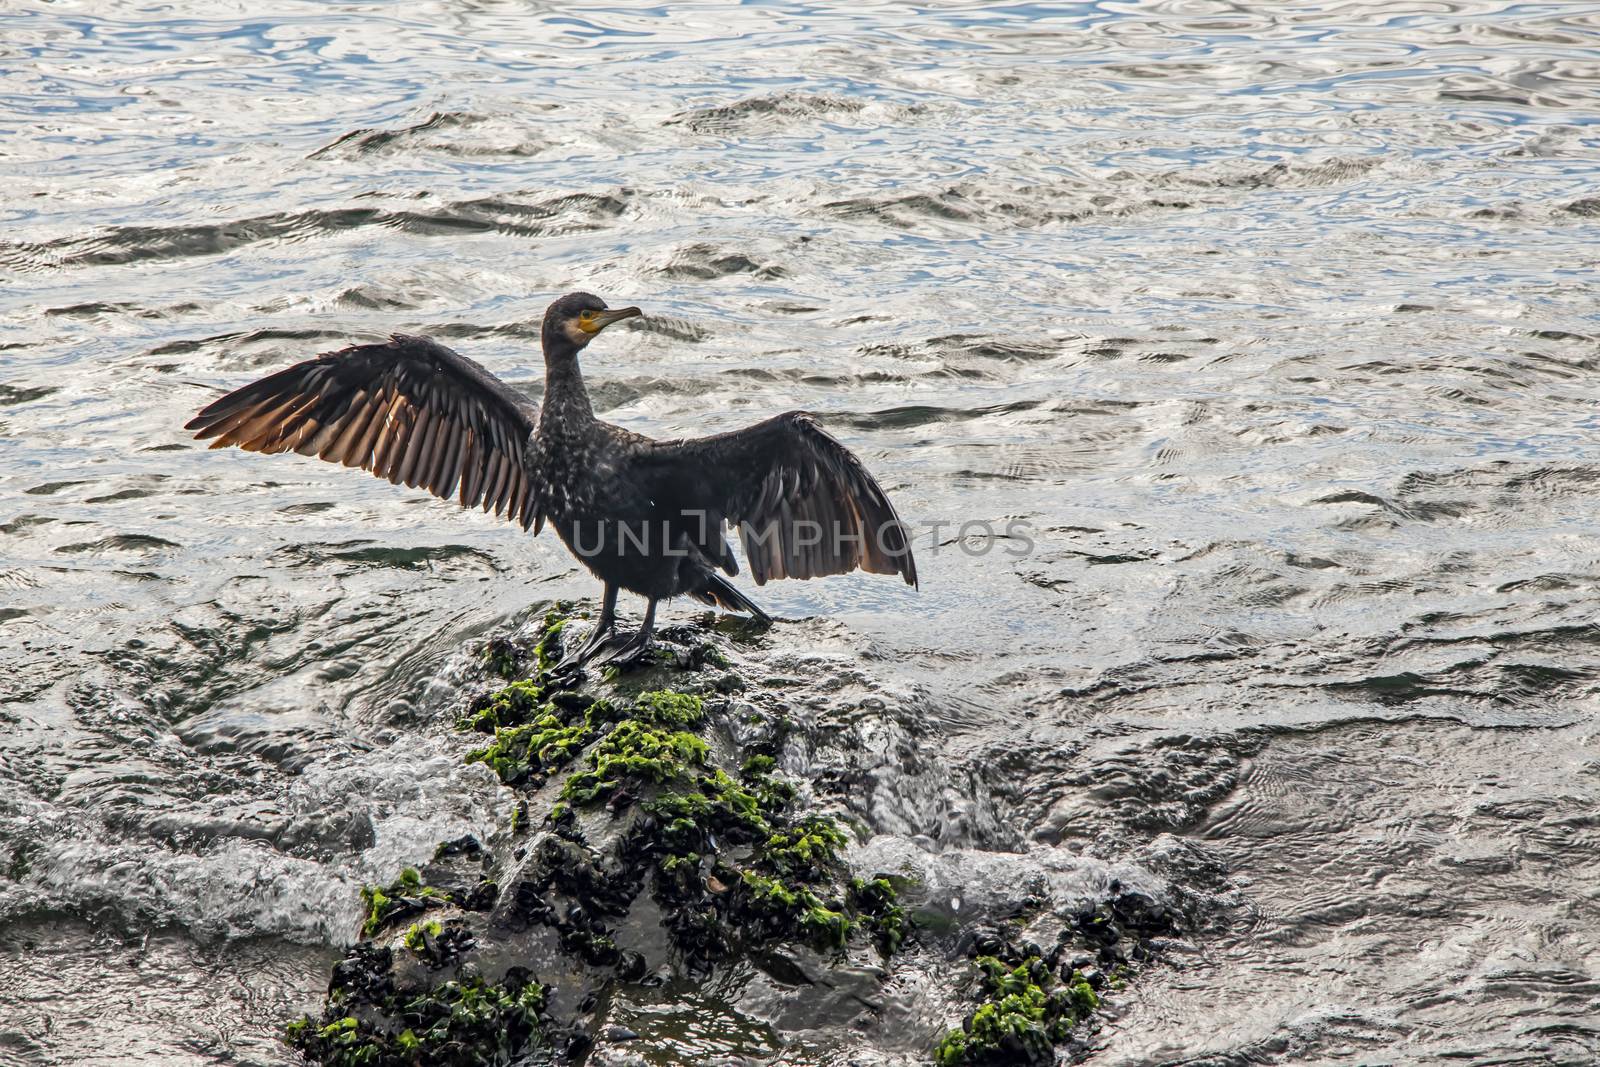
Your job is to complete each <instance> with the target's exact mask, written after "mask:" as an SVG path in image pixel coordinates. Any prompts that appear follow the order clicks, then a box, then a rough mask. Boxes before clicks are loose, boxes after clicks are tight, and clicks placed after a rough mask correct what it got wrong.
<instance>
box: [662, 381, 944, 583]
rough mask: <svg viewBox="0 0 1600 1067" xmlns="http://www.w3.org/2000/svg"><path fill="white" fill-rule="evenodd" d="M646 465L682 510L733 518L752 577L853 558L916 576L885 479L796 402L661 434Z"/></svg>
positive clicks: (821, 568) (835, 565) (840, 570)
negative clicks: (795, 407)
mask: <svg viewBox="0 0 1600 1067" xmlns="http://www.w3.org/2000/svg"><path fill="white" fill-rule="evenodd" d="M646 466H648V467H649V468H651V470H652V474H654V475H655V479H654V480H655V481H656V482H657V484H658V485H659V486H660V488H661V490H662V495H663V496H665V497H667V498H668V499H672V500H674V501H683V502H684V505H683V510H684V511H690V510H694V509H698V510H699V511H701V512H703V513H704V514H705V515H706V516H708V517H709V519H710V520H711V521H710V523H708V525H713V526H714V527H718V528H720V526H721V523H722V521H723V520H726V521H727V522H729V523H732V524H735V525H737V526H738V527H739V531H740V535H741V537H742V539H743V541H744V552H745V557H746V558H747V559H749V561H750V571H751V576H752V577H754V578H755V580H756V584H757V585H764V584H766V582H767V580H768V579H769V578H816V577H820V576H822V575H826V574H845V573H847V572H849V571H853V570H855V569H857V568H858V567H859V568H860V569H861V570H864V571H872V572H873V573H876V574H898V575H900V576H901V577H903V578H904V579H905V580H906V584H907V585H916V584H917V565H916V562H915V561H914V560H913V559H912V558H911V544H910V539H909V536H908V533H907V531H906V528H905V526H904V525H902V524H901V522H900V517H899V516H898V515H896V514H895V510H894V505H893V504H891V503H889V498H888V496H886V495H885V494H884V491H883V487H882V486H880V485H879V484H878V483H877V481H876V480H875V479H874V478H873V477H872V475H870V474H868V473H867V469H866V468H865V467H863V466H862V465H861V461H860V460H859V459H857V458H856V457H855V454H854V453H852V452H851V451H850V450H849V449H848V448H845V447H844V445H842V444H840V443H839V442H838V441H837V440H836V439H835V438H834V437H833V435H832V434H830V433H828V432H827V431H826V430H824V429H823V428H822V427H821V426H819V425H817V422H816V420H815V419H814V418H812V416H810V415H808V414H806V413H805V412H803V411H791V412H787V413H785V414H783V415H778V416H776V417H774V418H770V419H767V420H766V421H765V422H758V423H756V424H755V425H754V426H749V427H746V428H745V429H743V430H734V431H733V432H731V433H724V434H717V435H716V436H714V437H702V438H698V439H694V440H685V441H663V442H660V443H659V444H657V445H656V446H655V448H654V449H653V451H652V454H651V456H650V458H649V460H647V461H646ZM663 480H665V481H666V482H669V483H670V484H662V482H663ZM719 540H720V538H719ZM709 547H711V549H712V551H711V553H710V554H711V555H712V556H713V557H714V558H715V557H716V556H718V555H720V553H718V552H716V550H715V546H709ZM731 562H732V561H731V559H729V560H726V561H725V563H726V566H727V569H729V572H730V573H732V568H731Z"/></svg>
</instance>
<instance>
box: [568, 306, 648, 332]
mask: <svg viewBox="0 0 1600 1067" xmlns="http://www.w3.org/2000/svg"><path fill="white" fill-rule="evenodd" d="M643 314H644V312H642V311H640V310H639V309H638V308H607V309H606V310H605V311H586V312H584V313H583V315H582V317H581V318H579V320H578V328H579V329H581V330H582V331H583V332H584V333H599V332H600V331H601V330H603V329H605V328H606V327H607V326H610V325H611V324H612V323H613V322H621V321H622V320H623V319H631V318H633V317H634V316H635V315H643Z"/></svg>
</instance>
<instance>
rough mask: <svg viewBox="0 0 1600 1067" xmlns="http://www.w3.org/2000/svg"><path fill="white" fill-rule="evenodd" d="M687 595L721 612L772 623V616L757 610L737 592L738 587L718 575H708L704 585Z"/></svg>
mask: <svg viewBox="0 0 1600 1067" xmlns="http://www.w3.org/2000/svg"><path fill="white" fill-rule="evenodd" d="M689 595H690V596H692V597H694V598H695V599H696V600H699V601H701V602H702V603H706V604H710V605H712V606H713V607H718V608H721V609H722V610H723V611H744V612H748V613H749V614H751V615H754V616H755V617H756V618H758V619H760V620H761V621H762V622H771V621H772V616H770V615H768V614H767V613H766V612H764V611H762V610H761V609H760V608H758V607H757V606H756V604H755V601H753V600H751V599H750V598H749V597H747V596H745V595H744V594H743V593H741V592H739V590H738V587H736V586H734V585H733V584H731V583H730V582H729V581H728V580H727V579H726V578H724V577H723V576H722V575H720V574H708V575H707V576H706V584H705V585H703V586H701V587H700V588H699V589H697V590H695V591H694V592H693V593H690V594H689Z"/></svg>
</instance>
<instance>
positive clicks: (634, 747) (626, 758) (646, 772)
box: [561, 719, 709, 805]
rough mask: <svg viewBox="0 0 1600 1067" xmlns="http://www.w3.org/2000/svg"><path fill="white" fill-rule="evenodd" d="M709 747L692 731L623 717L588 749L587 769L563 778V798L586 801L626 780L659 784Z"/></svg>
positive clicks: (701, 760)
mask: <svg viewBox="0 0 1600 1067" xmlns="http://www.w3.org/2000/svg"><path fill="white" fill-rule="evenodd" d="M708 752H709V749H708V748H707V746H706V743H705V742H704V741H702V740H701V739H700V738H699V737H696V736H695V735H694V734H691V733H688V732H686V731H683V730H662V729H657V728H656V727H653V726H651V725H649V724H647V723H645V722H641V721H640V720H638V719H624V720H622V721H621V722H619V723H617V725H616V726H614V727H612V729H611V732H610V733H608V734H606V736H605V737H603V738H601V739H600V741H599V743H598V744H596V745H595V746H594V748H593V749H592V750H591V751H590V753H589V756H588V763H589V769H588V770H583V771H578V772H577V773H575V774H573V775H571V776H570V777H569V778H568V779H567V781H566V784H565V785H563V786H562V788H561V799H562V800H565V801H567V802H569V803H574V804H582V805H587V804H593V803H596V802H597V801H600V800H603V799H605V798H607V797H609V796H611V795H612V794H613V793H614V792H616V790H617V789H618V788H619V787H620V786H621V785H622V784H623V782H625V781H629V780H632V781H635V782H638V781H648V782H654V783H656V784H661V783H664V782H670V781H673V780H676V779H681V778H684V777H687V775H688V773H689V770H690V768H691V767H694V766H703V765H704V764H705V761H706V755H707V753H708Z"/></svg>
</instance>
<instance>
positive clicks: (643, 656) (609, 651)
mask: <svg viewBox="0 0 1600 1067" xmlns="http://www.w3.org/2000/svg"><path fill="white" fill-rule="evenodd" d="M649 658H650V631H649V630H638V631H636V632H634V633H631V634H612V635H611V636H610V637H609V638H608V639H607V640H606V641H605V643H604V647H603V648H602V649H600V651H599V653H598V654H597V655H595V656H594V664H595V666H597V667H615V668H616V669H617V670H619V671H631V670H633V669H634V668H635V667H640V666H643V665H644V664H645V663H646V662H647V661H648V660H649Z"/></svg>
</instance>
